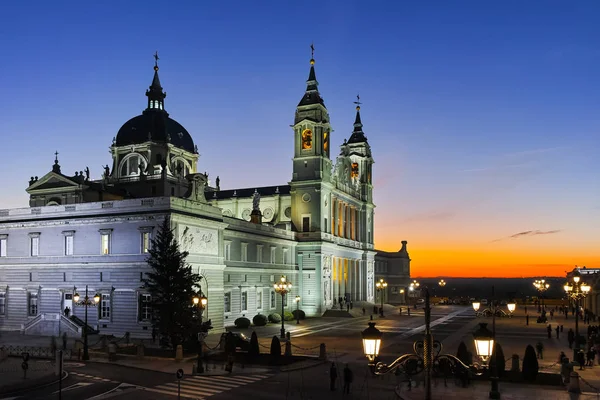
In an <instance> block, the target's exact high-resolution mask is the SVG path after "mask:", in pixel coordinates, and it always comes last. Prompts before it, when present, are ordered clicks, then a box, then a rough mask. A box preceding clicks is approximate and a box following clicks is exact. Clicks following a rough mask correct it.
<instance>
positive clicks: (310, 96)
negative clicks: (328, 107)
mask: <svg viewBox="0 0 600 400" xmlns="http://www.w3.org/2000/svg"><path fill="white" fill-rule="evenodd" d="M313 104H322V105H323V106H325V103H324V101H323V98H322V97H321V95H320V94H319V82H318V81H317V74H316V73H315V45H314V44H311V45H310V71H309V73H308V79H307V80H306V93H304V96H303V97H302V100H300V103H299V104H298V106H308V105H313Z"/></svg>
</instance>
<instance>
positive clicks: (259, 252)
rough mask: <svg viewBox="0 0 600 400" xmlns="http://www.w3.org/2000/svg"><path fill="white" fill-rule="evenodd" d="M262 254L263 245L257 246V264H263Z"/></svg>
mask: <svg viewBox="0 0 600 400" xmlns="http://www.w3.org/2000/svg"><path fill="white" fill-rule="evenodd" d="M262 252H263V246H262V245H257V246H256V262H257V263H261V262H262Z"/></svg>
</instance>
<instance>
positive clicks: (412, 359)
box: [362, 290, 470, 400]
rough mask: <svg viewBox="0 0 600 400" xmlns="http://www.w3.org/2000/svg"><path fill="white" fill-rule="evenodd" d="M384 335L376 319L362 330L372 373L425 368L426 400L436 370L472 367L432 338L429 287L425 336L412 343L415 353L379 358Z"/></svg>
mask: <svg viewBox="0 0 600 400" xmlns="http://www.w3.org/2000/svg"><path fill="white" fill-rule="evenodd" d="M382 338H383V334H382V333H381V331H380V330H379V329H377V328H376V327H375V322H369V327H368V328H367V329H365V330H364V331H363V332H362V342H363V351H364V353H365V357H367V360H368V362H369V363H368V366H369V369H370V370H371V373H373V374H375V375H384V374H387V373H389V372H394V371H396V370H399V371H401V372H402V373H404V374H405V375H407V376H411V375H417V374H420V373H421V372H425V400H431V376H432V371H433V370H435V371H436V372H439V373H444V370H445V369H446V368H448V367H449V368H450V369H451V370H452V371H457V370H462V371H463V372H464V373H465V374H466V373H468V372H469V371H470V367H469V366H468V365H466V364H464V363H463V362H462V361H460V360H459V359H458V358H457V357H456V356H454V355H452V354H441V351H442V344H441V343H440V342H438V341H434V340H433V335H432V334H431V307H430V306H429V290H426V291H425V337H424V338H423V340H422V341H417V342H415V343H414V344H413V349H414V354H403V355H401V356H399V357H398V358H396V359H395V360H394V361H393V362H392V363H391V364H385V363H383V362H380V361H376V360H378V358H379V351H380V349H381V342H382ZM434 353H435V354H434ZM409 382H410V380H409ZM409 384H410V383H409Z"/></svg>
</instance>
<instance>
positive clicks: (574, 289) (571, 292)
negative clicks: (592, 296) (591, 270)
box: [564, 269, 591, 361]
mask: <svg viewBox="0 0 600 400" xmlns="http://www.w3.org/2000/svg"><path fill="white" fill-rule="evenodd" d="M564 289H565V292H567V296H569V297H570V298H571V299H573V302H574V303H575V348H574V349H573V361H575V360H577V353H579V300H580V299H583V298H584V297H585V296H587V294H588V293H589V292H590V290H591V287H590V285H587V284H585V283H583V282H582V281H581V273H580V272H579V269H576V270H575V272H574V273H573V280H572V281H571V282H567V283H565V286H564Z"/></svg>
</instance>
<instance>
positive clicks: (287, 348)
mask: <svg viewBox="0 0 600 400" xmlns="http://www.w3.org/2000/svg"><path fill="white" fill-rule="evenodd" d="M284 355H285V356H286V357H291V356H292V342H290V341H289V340H288V341H287V342H285V353H284Z"/></svg>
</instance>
